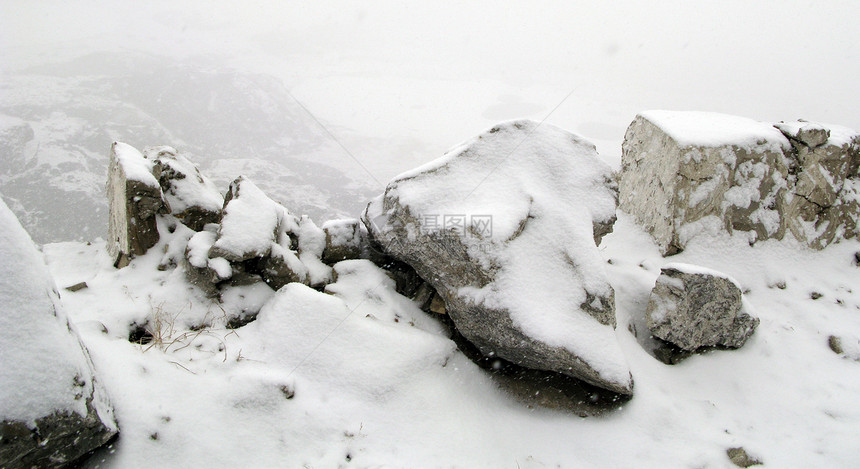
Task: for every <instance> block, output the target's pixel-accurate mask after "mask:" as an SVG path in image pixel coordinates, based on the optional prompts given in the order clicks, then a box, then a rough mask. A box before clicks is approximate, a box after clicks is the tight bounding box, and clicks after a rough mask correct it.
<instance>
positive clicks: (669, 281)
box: [646, 263, 759, 351]
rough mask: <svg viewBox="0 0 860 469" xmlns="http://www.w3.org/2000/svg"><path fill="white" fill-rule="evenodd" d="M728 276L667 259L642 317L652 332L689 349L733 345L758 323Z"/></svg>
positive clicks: (744, 337)
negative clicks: (668, 261)
mask: <svg viewBox="0 0 860 469" xmlns="http://www.w3.org/2000/svg"><path fill="white" fill-rule="evenodd" d="M748 309H749V308H748V306H746V304H745V302H744V301H743V292H742V291H741V289H740V287H739V286H738V284H737V282H735V281H734V280H733V279H732V278H731V277H728V276H727V275H725V274H722V273H720V272H717V271H714V270H710V269H705V268H703V267H698V266H694V265H689V264H681V263H673V264H668V265H666V266H665V267H663V269H662V270H661V273H660V277H658V278H657V283H656V285H655V286H654V289H653V290H652V291H651V297H650V299H649V301H648V309H647V312H646V319H647V321H648V329H650V330H651V333H652V334H654V335H655V336H656V337H659V338H660V339H663V340H665V341H667V342H670V343H672V344H675V345H677V346H678V347H680V348H682V349H684V350H688V351H694V350H697V349H699V348H702V347H713V346H723V347H731V348H739V347H741V346H743V345H744V343H746V341H747V339H748V338H749V337H750V336H751V335H752V334H753V332H754V331H755V328H756V326H758V323H759V320H758V318H754V317H752V316H751V315H750V314H749V311H748Z"/></svg>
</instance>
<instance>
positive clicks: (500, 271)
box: [362, 120, 633, 394]
mask: <svg viewBox="0 0 860 469" xmlns="http://www.w3.org/2000/svg"><path fill="white" fill-rule="evenodd" d="M615 208H616V186H615V183H614V182H613V179H612V171H611V169H610V168H609V167H608V166H607V165H606V164H605V163H603V162H602V161H601V160H600V159H599V157H598V155H597V152H596V149H595V147H594V145H593V144H592V143H590V142H588V141H587V140H585V139H583V138H582V137H579V136H577V135H574V134H571V133H568V132H566V131H564V130H561V129H559V128H557V127H553V126H550V125H546V124H544V125H541V124H538V123H535V122H532V121H528V120H521V121H512V122H506V123H502V124H499V125H497V126H495V127H493V128H492V129H490V130H488V131H486V132H484V133H483V134H481V135H479V136H477V137H475V138H473V139H471V140H469V141H467V142H465V143H463V144H461V145H459V146H457V147H455V148H454V149H452V150H451V151H449V152H448V153H446V154H445V155H444V156H442V157H441V158H439V159H437V160H435V161H432V162H430V163H428V164H426V165H424V166H421V167H419V168H416V169H414V170H412V171H409V172H407V173H404V174H401V175H399V176H398V177H396V178H395V179H394V180H392V181H391V182H390V183H389V184H388V186H387V187H386V189H385V193H384V194H383V195H381V196H379V197H377V198H376V199H374V200H373V201H372V202H371V203H370V204H369V205H368V207H367V209H366V211H365V213H364V215H363V220H362V221H363V222H364V224H365V225H366V227H367V230H368V232H369V236H370V237H371V239H372V241H373V242H374V243H376V244H378V245H379V246H380V247H381V248H382V249H383V250H384V252H385V253H386V254H388V255H390V256H392V257H394V258H395V259H397V260H399V261H402V262H405V263H406V264H408V265H410V266H412V267H413V268H414V269H415V271H416V272H417V273H418V275H420V276H421V278H423V279H424V280H425V281H426V282H428V283H429V284H430V285H431V286H432V287H433V288H434V289H436V291H437V293H438V294H439V295H440V296H441V298H442V299H443V300H444V302H445V309H446V310H447V313H448V314H449V315H450V317H451V319H452V320H453V322H454V324H455V325H456V328H457V329H458V331H459V332H460V333H461V334H462V335H463V336H464V337H465V338H466V339H467V340H468V341H469V342H471V343H472V344H474V345H475V346H477V348H478V349H479V350H480V351H481V353H483V354H484V355H485V356H498V357H501V358H504V359H506V360H509V361H511V362H513V363H516V364H518V365H521V366H525V367H527V368H533V369H538V370H546V371H553V372H558V373H562V374H565V375H569V376H573V377H575V378H579V379H582V380H584V381H586V382H589V383H591V384H594V385H596V386H599V387H603V388H605V389H609V390H611V391H614V392H617V393H621V394H632V390H633V379H632V376H631V374H630V371H629V368H628V365H627V362H626V359H625V358H624V355H623V354H622V352H621V349H620V346H619V344H618V342H617V339H616V336H615V330H614V329H615V325H616V318H615V299H614V291H613V289H612V287H611V286H610V284H609V282H608V281H607V277H606V274H605V271H604V261H603V259H602V258H601V255H600V253H599V251H598V249H597V247H596V243H597V242H599V241H600V238H601V237H602V236H603V235H604V234H606V233H608V232H609V231H611V226H612V223H613V222H614V220H615Z"/></svg>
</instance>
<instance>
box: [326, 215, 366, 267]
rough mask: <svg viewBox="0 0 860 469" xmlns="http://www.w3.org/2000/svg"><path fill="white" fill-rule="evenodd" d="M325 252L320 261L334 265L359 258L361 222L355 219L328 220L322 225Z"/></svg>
mask: <svg viewBox="0 0 860 469" xmlns="http://www.w3.org/2000/svg"><path fill="white" fill-rule="evenodd" d="M322 229H323V231H325V250H324V251H323V257H322V260H323V262H325V263H326V264H334V263H336V262H340V261H343V260H348V259H358V258H359V257H361V221H359V220H358V219H356V218H347V219H342V220H329V221H327V222H325V223H323V225H322Z"/></svg>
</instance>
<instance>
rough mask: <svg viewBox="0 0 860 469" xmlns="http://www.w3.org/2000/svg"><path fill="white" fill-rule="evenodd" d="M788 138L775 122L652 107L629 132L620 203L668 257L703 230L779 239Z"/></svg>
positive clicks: (787, 162) (785, 186)
mask: <svg viewBox="0 0 860 469" xmlns="http://www.w3.org/2000/svg"><path fill="white" fill-rule="evenodd" d="M790 148H791V145H790V144H789V143H788V139H787V138H785V137H784V136H783V135H782V133H781V132H780V131H779V130H777V129H775V128H774V127H773V126H772V125H770V124H766V123H761V122H756V121H754V120H751V119H746V118H743V117H736V116H728V115H724V114H716V113H705V112H671V111H648V112H643V113H641V114H639V115H638V116H636V119H635V120H634V121H633V123H632V124H630V127H629V128H628V129H627V133H626V134H625V136H624V143H623V145H622V152H623V153H622V162H621V163H622V170H621V178H620V187H619V191H620V194H619V195H620V200H619V206H620V208H621V209H622V210H624V211H626V212H628V213H630V214H632V215H634V216H635V217H636V219H637V221H638V222H639V223H640V224H642V225H643V226H644V227H645V229H646V230H647V231H648V232H649V233H651V235H652V236H653V237H654V239H655V241H656V242H657V245H658V246H659V247H660V249H661V250H662V251H663V253H664V254H674V253H677V252H679V251H681V250H683V249H684V247H685V246H686V244H687V241H689V239H690V238H692V237H693V236H695V235H696V234H698V233H699V232H701V231H702V230H705V229H712V228H714V227H717V228H724V229H726V230H728V231H729V232H733V231H735V230H739V231H746V232H751V233H752V236H754V238H753V240H755V239H765V238H770V237H776V238H782V236H783V235H784V233H785V229H786V226H785V223H784V222H783V220H782V218H781V217H780V213H779V211H778V206H777V204H779V203H781V202H782V200H783V198H784V197H783V195H782V194H781V192H784V191H785V190H786V188H787V183H786V180H787V178H788V176H789V171H788V169H789V160H788V158H787V157H786V156H785V151H786V150H789V149H790Z"/></svg>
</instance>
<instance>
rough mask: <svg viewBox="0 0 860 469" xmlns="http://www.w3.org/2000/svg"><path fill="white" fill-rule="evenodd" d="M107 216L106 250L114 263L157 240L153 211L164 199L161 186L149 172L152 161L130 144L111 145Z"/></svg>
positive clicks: (141, 251)
mask: <svg viewBox="0 0 860 469" xmlns="http://www.w3.org/2000/svg"><path fill="white" fill-rule="evenodd" d="M107 195H108V203H109V205H110V219H109V227H108V243H107V246H108V252H109V253H110V255H111V257H112V258H113V259H114V265H115V266H116V267H124V266H125V265H128V262H129V261H130V260H131V258H133V257H134V256H137V255H141V254H144V253H146V250H147V249H149V248H151V247H152V246H155V243H157V242H158V239H159V236H158V227H157V226H156V221H155V215H156V213H158V211H159V210H161V209H162V207H163V205H164V203H163V201H162V197H161V186H160V185H159V184H158V180H156V179H155V177H154V176H153V175H152V162H151V161H149V160H147V159H145V158H144V157H143V155H142V154H141V153H140V152H139V151H137V150H136V149H135V148H133V147H131V146H130V145H126V144H125V143H121V142H114V143H113V145H111V154H110V163H109V166H108V182H107Z"/></svg>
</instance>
